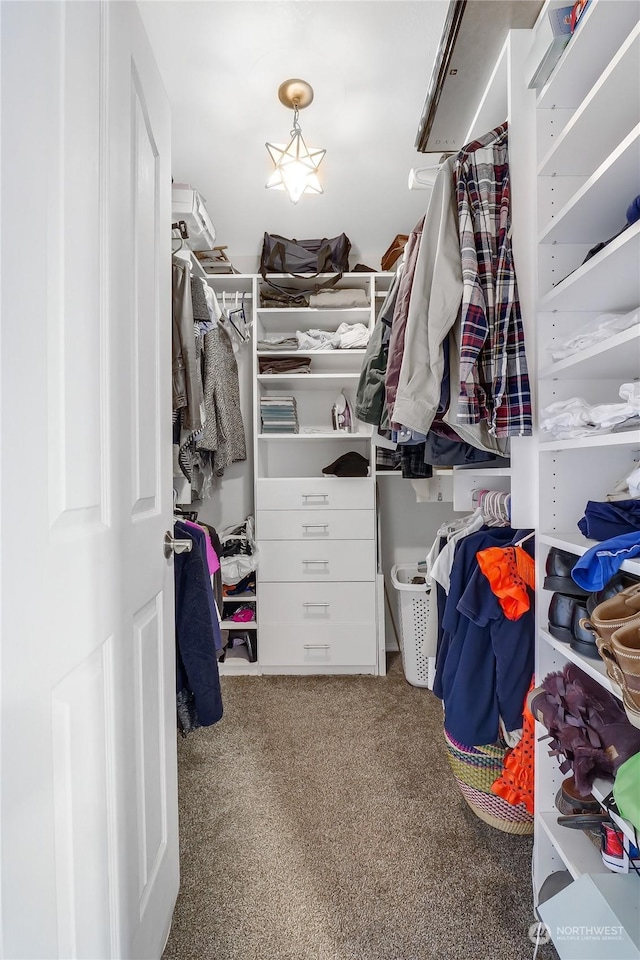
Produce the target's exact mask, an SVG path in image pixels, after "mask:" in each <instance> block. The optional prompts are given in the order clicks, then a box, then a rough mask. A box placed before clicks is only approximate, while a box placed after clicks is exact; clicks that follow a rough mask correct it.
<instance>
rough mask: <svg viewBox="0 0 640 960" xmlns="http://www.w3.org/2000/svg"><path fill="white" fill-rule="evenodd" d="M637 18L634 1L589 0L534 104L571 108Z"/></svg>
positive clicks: (639, 14) (639, 15)
mask: <svg viewBox="0 0 640 960" xmlns="http://www.w3.org/2000/svg"><path fill="white" fill-rule="evenodd" d="M639 20H640V4H638V3H636V2H634V0H631V2H629V0H591V3H590V5H589V7H588V8H587V10H586V11H585V13H584V14H583V16H582V18H581V20H580V22H579V24H578V29H577V30H576V32H575V34H574V36H573V37H572V38H571V40H570V42H569V45H568V46H567V48H566V49H565V51H564V53H563V55H562V57H561V58H560V60H559V61H558V64H557V66H556V68H555V70H554V71H553V73H552V74H551V76H550V78H549V81H548V82H547V84H546V85H545V86H544V87H543V88H542V90H541V91H540V95H539V97H538V106H539V107H546V108H552V107H555V108H568V109H574V110H575V108H576V107H577V106H578V105H579V104H580V103H581V102H582V100H583V99H584V97H585V96H586V94H587V93H588V91H589V90H590V89H591V87H592V86H593V85H594V83H595V82H596V80H597V79H598V77H599V76H600V74H601V73H602V72H603V70H604V69H605V67H606V66H607V64H608V63H610V61H611V60H612V59H613V57H614V55H615V54H616V52H617V51H618V49H619V48H620V46H621V45H622V43H623V42H624V40H625V38H626V37H628V36H629V34H630V33H631V32H632V30H633V28H634V27H635V26H636V24H637V23H638V21H639ZM636 82H637V81H636Z"/></svg>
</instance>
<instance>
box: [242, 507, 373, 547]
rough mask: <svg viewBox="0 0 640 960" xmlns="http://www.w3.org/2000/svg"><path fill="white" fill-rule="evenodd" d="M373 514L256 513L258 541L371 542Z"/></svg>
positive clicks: (310, 511)
mask: <svg viewBox="0 0 640 960" xmlns="http://www.w3.org/2000/svg"><path fill="white" fill-rule="evenodd" d="M374 535H375V512H374V511H373V510H260V511H259V512H258V513H257V514H256V536H257V538H258V539H259V540H373V537H374Z"/></svg>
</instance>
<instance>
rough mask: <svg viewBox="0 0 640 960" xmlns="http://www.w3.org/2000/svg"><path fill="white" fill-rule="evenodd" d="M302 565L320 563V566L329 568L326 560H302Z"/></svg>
mask: <svg viewBox="0 0 640 960" xmlns="http://www.w3.org/2000/svg"><path fill="white" fill-rule="evenodd" d="M302 563H303V564H310V563H321V564H322V565H323V566H325V567H328V566H329V561H328V560H303V561H302Z"/></svg>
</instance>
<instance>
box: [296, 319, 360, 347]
mask: <svg viewBox="0 0 640 960" xmlns="http://www.w3.org/2000/svg"><path fill="white" fill-rule="evenodd" d="M296 337H297V340H298V349H299V350H355V349H358V348H359V349H362V348H364V347H366V345H367V344H368V343H369V328H368V327H367V326H365V324H364V323H341V324H340V326H339V327H338V329H337V330H336V331H335V332H333V331H331V330H297V331H296Z"/></svg>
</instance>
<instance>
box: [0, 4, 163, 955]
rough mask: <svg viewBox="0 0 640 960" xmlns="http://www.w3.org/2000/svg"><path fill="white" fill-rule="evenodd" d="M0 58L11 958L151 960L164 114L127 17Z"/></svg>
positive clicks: (159, 883)
mask: <svg viewBox="0 0 640 960" xmlns="http://www.w3.org/2000/svg"><path fill="white" fill-rule="evenodd" d="M0 40H1V44H2V49H1V55H2V56H1V69H2V85H1V96H2V102H1V105H0V106H1V116H2V158H1V159H2V195H1V202H2V211H3V217H2V224H1V229H2V278H3V283H2V321H3V322H2V327H1V329H0V337H1V340H0V372H1V384H0V389H1V392H0V417H1V430H0V437H1V444H2V446H1V450H0V452H1V454H2V456H1V457H0V470H1V473H0V492H1V495H2V496H1V516H0V523H1V529H0V549H1V551H2V556H1V560H2V562H1V564H0V574H1V578H2V579H1V591H2V604H1V607H0V610H1V618H2V619H1V621H0V625H1V629H2V637H1V639H2V650H1V652H2V673H1V676H0V683H1V685H2V690H1V694H2V701H1V702H2V708H3V712H2V730H1V740H0V765H1V771H0V772H1V777H0V850H1V860H0V865H1V869H2V884H1V889H2V920H3V943H2V951H3V955H4V956H6V957H11V958H12V960H22V958H24V960H27V958H28V960H36V958H47V960H49V958H56V957H59V958H65V960H67V958H68V960H71V958H76V957H77V958H83V960H85V958H86V960H90V958H100V960H107V958H119V960H128V958H138V957H139V958H145V960H152V958H157V957H159V956H160V954H161V952H162V948H163V945H164V941H165V937H166V934H167V932H168V928H169V924H170V919H171V913H172V910H173V906H174V903H175V898H176V895H177V888H178V845H177V783H176V781H177V777H176V721H175V663H174V659H175V653H174V637H173V616H174V614H173V569H172V564H171V563H170V562H167V561H166V560H165V559H164V557H163V552H162V538H163V534H164V531H165V530H166V529H169V528H170V527H171V523H172V495H171V472H172V471H171V430H170V424H171V358H170V335H171V334H170V331H171V323H170V313H169V311H170V304H171V291H170V229H169V228H170V184H171V177H170V118H169V107H168V103H167V101H166V97H165V94H164V91H163V87H162V83H161V81H160V77H159V75H158V72H157V69H156V67H155V63H154V61H153V57H152V54H151V51H150V48H149V44H148V41H147V38H146V34H145V32H144V29H143V27H142V23H141V21H140V16H139V12H138V9H137V5H136V4H135V3H130V2H117V3H102V2H93V0H92V2H77V3H59V2H56V0H51V2H47V3H42V2H33V3H32V2H29V0H27V2H11V0H9V2H3V3H2V4H0ZM16 90H19V91H20V96H19V97H17V96H16Z"/></svg>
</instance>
